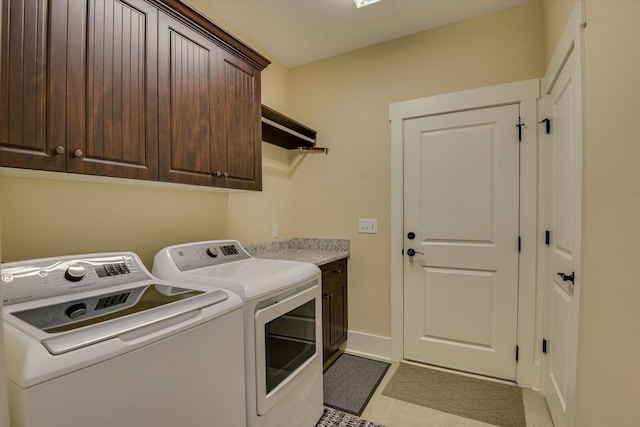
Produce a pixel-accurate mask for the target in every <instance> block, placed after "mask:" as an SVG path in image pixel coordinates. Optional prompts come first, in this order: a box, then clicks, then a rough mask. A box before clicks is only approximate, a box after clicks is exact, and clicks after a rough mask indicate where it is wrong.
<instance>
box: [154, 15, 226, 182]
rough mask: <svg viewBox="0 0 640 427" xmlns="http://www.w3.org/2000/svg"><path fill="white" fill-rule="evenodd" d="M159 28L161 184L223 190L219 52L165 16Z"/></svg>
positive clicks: (191, 31) (208, 42)
mask: <svg viewBox="0 0 640 427" xmlns="http://www.w3.org/2000/svg"><path fill="white" fill-rule="evenodd" d="M159 22H160V23H159V58H158V60H159V74H158V79H159V85H158V95H159V108H160V180H161V181H170V182H179V183H184V184H198V185H218V184H217V183H216V180H217V179H219V178H218V177H214V176H213V172H215V171H216V170H215V169H212V156H213V151H214V149H215V141H219V140H220V138H221V136H220V126H219V125H218V120H219V109H220V106H219V104H220V99H219V97H218V96H217V90H218V86H217V83H216V82H217V71H218V68H217V61H218V47H217V46H216V45H215V44H214V43H213V42H212V41H210V40H209V39H207V38H205V37H203V36H201V35H200V34H199V33H197V32H196V31H194V30H192V29H191V28H189V27H187V26H185V25H183V24H182V23H180V22H178V21H176V20H175V19H173V18H172V17H170V16H168V15H165V14H164V13H160V20H159ZM217 170H219V169H217ZM220 172H222V171H220Z"/></svg>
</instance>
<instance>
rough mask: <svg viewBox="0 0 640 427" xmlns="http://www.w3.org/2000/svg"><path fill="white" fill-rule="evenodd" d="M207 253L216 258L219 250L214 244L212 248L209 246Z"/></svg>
mask: <svg viewBox="0 0 640 427" xmlns="http://www.w3.org/2000/svg"><path fill="white" fill-rule="evenodd" d="M207 255H209V256H210V257H211V258H215V257H217V256H218V250H217V249H216V248H214V247H213V246H212V247H210V248H207Z"/></svg>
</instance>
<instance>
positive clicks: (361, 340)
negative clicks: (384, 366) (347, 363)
mask: <svg viewBox="0 0 640 427" xmlns="http://www.w3.org/2000/svg"><path fill="white" fill-rule="evenodd" d="M345 352H347V353H350V354H354V355H358V356H366V357H370V358H372V359H379V360H382V361H385V362H388V361H390V360H391V338H388V337H381V336H378V335H371V334H366V333H364V332H356V331H349V332H348V334H347V348H346V349H345Z"/></svg>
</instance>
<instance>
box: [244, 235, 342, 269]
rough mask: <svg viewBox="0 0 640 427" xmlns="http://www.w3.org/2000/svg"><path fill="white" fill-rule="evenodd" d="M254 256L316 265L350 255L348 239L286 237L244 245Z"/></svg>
mask: <svg viewBox="0 0 640 427" xmlns="http://www.w3.org/2000/svg"><path fill="white" fill-rule="evenodd" d="M245 249H246V251H247V252H248V253H249V255H251V256H253V257H255V258H265V259H280V260H286V261H303V262H310V263H312V264H315V265H317V266H321V265H324V264H328V263H330V262H332V261H337V260H339V259H342V258H346V257H348V256H349V255H350V250H349V240H344V239H302V238H295V239H286V240H277V241H273V242H266V243H257V244H255V245H249V246H247V247H245Z"/></svg>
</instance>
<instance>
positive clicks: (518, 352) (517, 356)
mask: <svg viewBox="0 0 640 427" xmlns="http://www.w3.org/2000/svg"><path fill="white" fill-rule="evenodd" d="M519 356H520V347H518V346H516V362H517V361H518V358H519Z"/></svg>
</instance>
